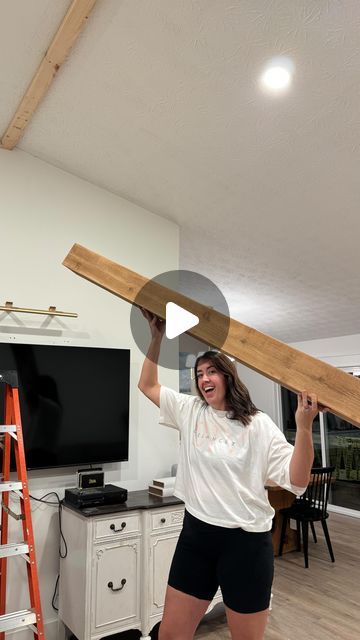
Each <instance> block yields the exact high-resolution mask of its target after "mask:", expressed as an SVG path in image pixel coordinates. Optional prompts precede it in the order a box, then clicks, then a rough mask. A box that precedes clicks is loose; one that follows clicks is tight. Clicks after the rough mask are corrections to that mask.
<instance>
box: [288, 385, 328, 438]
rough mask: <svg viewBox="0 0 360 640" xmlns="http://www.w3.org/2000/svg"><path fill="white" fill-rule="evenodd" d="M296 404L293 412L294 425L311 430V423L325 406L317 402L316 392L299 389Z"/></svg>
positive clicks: (325, 409) (325, 408)
mask: <svg viewBox="0 0 360 640" xmlns="http://www.w3.org/2000/svg"><path fill="white" fill-rule="evenodd" d="M297 400H298V405H297V409H296V413H295V422H296V426H297V427H298V428H299V429H303V430H305V431H311V428H312V423H313V421H314V418H316V416H317V414H318V413H319V411H323V412H325V411H327V407H324V406H323V405H320V404H318V400H317V395H316V393H308V392H307V391H301V392H300V393H298V394H297Z"/></svg>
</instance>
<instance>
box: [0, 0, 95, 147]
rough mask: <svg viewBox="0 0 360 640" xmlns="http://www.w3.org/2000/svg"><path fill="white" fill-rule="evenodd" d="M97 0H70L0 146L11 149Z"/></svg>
mask: <svg viewBox="0 0 360 640" xmlns="http://www.w3.org/2000/svg"><path fill="white" fill-rule="evenodd" d="M96 1H97V0H73V2H72V4H71V6H70V7H69V9H68V12H67V14H66V15H65V17H64V19H63V21H62V23H61V25H60V27H59V29H58V31H57V33H56V35H55V37H54V39H53V41H52V42H51V44H50V47H49V49H48V50H47V52H46V54H45V56H44V58H43V60H42V61H41V63H40V66H39V68H38V70H37V72H36V73H35V75H34V77H33V79H32V81H31V82H30V84H29V86H28V88H27V90H26V92H25V95H24V97H23V98H22V100H21V102H20V104H19V106H18V108H17V110H16V113H15V115H14V117H13V119H12V120H11V122H10V124H9V126H8V128H7V130H6V131H5V133H4V135H3V137H2V140H1V146H2V147H3V148H4V149H13V148H14V147H15V146H16V145H17V143H18V142H19V140H20V138H21V136H22V135H23V133H24V129H25V127H26V126H27V125H28V124H29V121H30V120H31V118H32V116H33V115H34V113H35V111H36V109H37V107H38V105H39V104H40V102H41V100H42V99H43V98H44V96H45V94H46V93H47V91H48V89H49V87H50V85H51V83H52V81H53V80H54V78H55V76H56V74H57V72H58V71H59V69H60V67H61V65H62V64H63V62H64V61H65V59H66V56H67V55H68V53H69V51H70V49H71V47H72V46H73V44H74V42H75V40H76V38H77V37H78V35H79V34H80V32H81V31H82V29H83V28H84V26H85V24H86V21H87V19H88V17H89V15H90V13H91V10H92V9H93V7H94V5H95V3H96Z"/></svg>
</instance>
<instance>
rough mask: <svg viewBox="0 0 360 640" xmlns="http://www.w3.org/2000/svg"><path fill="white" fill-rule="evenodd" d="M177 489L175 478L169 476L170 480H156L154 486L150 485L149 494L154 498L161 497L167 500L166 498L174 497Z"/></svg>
mask: <svg viewBox="0 0 360 640" xmlns="http://www.w3.org/2000/svg"><path fill="white" fill-rule="evenodd" d="M174 489H175V476H169V477H168V478H156V479H155V480H153V482H152V484H149V493H151V494H152V495H153V496H159V497H160V498H165V497H166V496H172V495H174Z"/></svg>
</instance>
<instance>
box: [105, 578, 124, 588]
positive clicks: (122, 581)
mask: <svg viewBox="0 0 360 640" xmlns="http://www.w3.org/2000/svg"><path fill="white" fill-rule="evenodd" d="M125 584H126V579H125V578H123V579H122V580H121V587H114V584H113V582H108V587H109V589H111V591H121V589H123V588H124V586H125Z"/></svg>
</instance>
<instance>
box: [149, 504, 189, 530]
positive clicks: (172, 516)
mask: <svg viewBox="0 0 360 640" xmlns="http://www.w3.org/2000/svg"><path fill="white" fill-rule="evenodd" d="M183 519H184V508H181V509H173V510H171V511H159V512H157V511H155V512H154V513H152V514H151V529H152V531H161V530H162V529H166V530H168V529H169V528H173V529H175V528H176V529H179V528H180V527H182V523H183Z"/></svg>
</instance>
